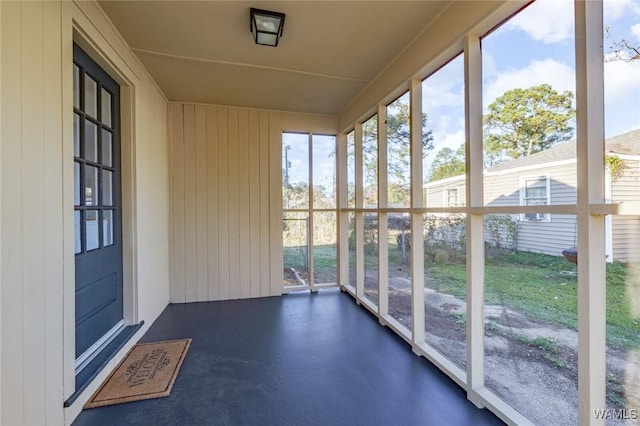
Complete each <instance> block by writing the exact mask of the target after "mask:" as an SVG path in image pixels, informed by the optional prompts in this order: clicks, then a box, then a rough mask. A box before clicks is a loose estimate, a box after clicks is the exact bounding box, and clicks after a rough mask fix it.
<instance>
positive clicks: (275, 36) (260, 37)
mask: <svg viewBox="0 0 640 426" xmlns="http://www.w3.org/2000/svg"><path fill="white" fill-rule="evenodd" d="M250 20H251V34H253V39H254V40H255V42H256V44H262V45H265V46H277V45H278V41H279V40H280V37H282V28H283V27H284V13H279V12H270V11H268V10H261V9H255V8H253V7H252V8H251V17H250Z"/></svg>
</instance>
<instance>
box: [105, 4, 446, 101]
mask: <svg viewBox="0 0 640 426" xmlns="http://www.w3.org/2000/svg"><path fill="white" fill-rule="evenodd" d="M449 3H450V2H449V1H341V2H338V1H295V2H294V1H254V2H245V1H208V2H207V1H196V2H191V1H101V2H100V5H101V6H102V8H103V9H104V10H105V12H106V13H107V15H108V16H109V18H110V19H111V20H112V21H113V23H114V24H115V26H116V27H117V29H118V30H119V31H120V33H121V34H122V35H123V37H124V39H125V40H126V42H127V43H128V44H129V46H130V47H131V48H132V49H133V51H134V52H135V53H136V55H138V57H139V58H140V60H141V62H142V63H143V64H144V65H145V67H146V68H147V69H148V71H149V72H150V74H151V75H152V76H153V78H154V79H155V80H156V82H157V83H158V84H159V86H160V88H161V89H162V90H163V91H164V93H165V95H166V96H167V97H168V98H169V100H172V101H183V102H201V103H210V104H219V105H236V106H244V107H253V108H266V109H277V110H286V111H297V112H309V113H324V114H338V113H340V112H341V111H342V110H343V109H344V108H345V107H346V106H347V105H348V103H349V102H350V101H351V100H352V99H353V98H354V97H355V96H356V95H357V94H358V93H359V92H360V91H362V90H363V89H364V88H365V87H366V86H367V85H368V84H369V83H370V82H371V81H372V80H373V79H375V77H376V76H377V75H378V74H379V73H380V72H381V71H382V70H383V69H384V68H385V67H386V66H387V65H388V64H389V63H391V62H392V61H393V59H394V58H395V57H396V56H397V55H398V54H399V53H400V52H401V51H402V50H403V49H404V48H405V47H406V46H407V45H408V44H409V43H411V41H412V40H413V39H415V37H416V36H417V35H418V34H420V33H421V32H422V30H424V28H425V27H426V26H427V25H428V24H429V23H430V22H432V20H433V19H434V18H435V17H437V16H438V14H439V13H441V12H442V11H443V10H444V9H445V8H446V7H447V5H448V4H449ZM250 7H257V8H261V9H268V10H274V11H278V12H283V13H285V14H286V15H287V16H286V20H285V26H284V34H283V37H282V39H281V40H280V45H279V46H278V47H276V48H273V47H267V46H258V45H256V44H255V43H254V42H253V39H252V37H251V33H250V32H249V8H250Z"/></svg>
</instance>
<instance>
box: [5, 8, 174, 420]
mask: <svg viewBox="0 0 640 426" xmlns="http://www.w3.org/2000/svg"><path fill="white" fill-rule="evenodd" d="M0 11H1V12H0V14H1V19H2V20H1V24H0V31H1V34H0V43H1V66H0V69H1V70H2V71H1V75H0V76H1V80H2V82H1V83H0V84H1V86H2V92H1V93H0V96H1V104H2V105H3V108H2V112H1V126H0V132H1V133H0V134H1V136H0V161H1V164H0V192H1V195H2V206H1V209H2V211H1V215H2V221H1V230H0V232H1V235H2V246H1V251H0V265H1V267H0V273H1V275H0V294H1V299H0V303H1V305H0V335H1V337H2V343H1V346H0V361H1V370H0V371H1V375H0V382H1V383H0V398H1V399H0V408H1V409H0V424H2V425H46V424H51V425H63V424H68V423H70V422H71V421H73V419H74V417H75V415H76V414H77V413H78V412H79V410H80V408H78V407H77V406H78V405H79V406H81V405H82V403H83V402H84V401H81V399H82V397H81V398H79V401H78V404H74V407H71V408H68V409H66V410H65V409H64V408H63V402H64V400H65V399H66V398H67V397H69V396H70V394H71V392H73V387H74V383H73V363H74V358H75V347H74V345H73V342H74V337H73V330H74V324H73V321H74V303H73V300H74V291H73V288H74V274H75V272H74V255H73V241H74V238H73V216H72V215H73V206H72V203H73V195H72V194H73V190H72V189H73V151H72V149H71V148H70V147H72V145H73V142H72V139H71V138H72V131H71V129H72V123H73V121H72V117H73V112H72V109H71V102H72V101H71V100H72V93H71V90H72V83H71V79H72V73H71V69H72V68H71V67H72V65H71V60H72V53H71V52H72V42H73V39H74V25H75V27H76V28H78V29H80V31H79V32H80V33H82V36H81V37H83V38H86V39H88V40H89V39H90V40H91V43H92V45H93V46H95V47H96V49H97V50H99V51H101V52H103V53H104V55H106V56H107V57H108V60H104V59H103V61H102V62H103V63H108V64H110V65H112V66H114V67H117V68H118V69H120V70H122V72H123V74H122V75H120V80H121V81H122V79H126V80H128V82H129V83H130V84H131V86H132V87H135V91H134V97H133V98H132V99H130V101H131V102H130V104H129V105H126V106H123V114H125V113H127V112H130V113H132V114H133V115H131V116H129V117H128V118H127V120H125V119H124V117H123V126H124V123H125V122H128V123H129V124H130V128H129V129H128V130H127V131H128V132H129V133H132V134H133V135H134V136H133V139H134V142H133V144H132V148H131V146H130V148H131V152H130V158H128V159H129V160H130V161H131V164H130V168H129V171H128V173H133V175H128V176H125V175H124V174H123V179H127V180H128V183H129V186H130V187H131V190H130V191H129V195H130V196H131V197H132V198H133V199H134V200H135V201H134V205H133V206H132V208H133V209H134V210H132V211H126V212H123V214H124V215H130V216H131V217H132V218H133V219H131V220H130V222H131V223H132V226H131V229H130V230H128V231H127V232H129V235H128V238H127V239H128V240H129V241H132V242H133V245H134V246H135V247H134V248H133V249H134V252H135V256H133V257H132V258H128V259H125V263H126V262H129V263H133V268H132V269H133V271H134V272H133V274H132V275H133V277H132V279H133V280H134V281H135V283H136V286H135V290H134V291H135V296H134V297H132V299H133V300H134V303H135V304H136V306H135V311H136V313H137V319H138V320H144V321H145V322H146V324H145V327H148V326H149V325H150V324H151V323H152V322H153V321H154V320H155V318H156V317H157V316H158V315H159V313H160V312H161V311H162V309H163V308H164V307H165V306H166V305H167V303H168V301H169V278H170V277H169V248H168V247H169V164H168V137H167V102H166V99H165V98H164V97H163V95H162V94H161V93H160V92H159V90H158V89H157V87H156V86H155V83H154V82H153V81H152V80H151V78H150V77H149V76H148V74H146V71H145V70H144V68H142V67H141V65H140V63H139V62H138V60H137V59H136V57H135V55H134V54H133V53H132V52H131V51H130V50H129V49H128V48H127V46H126V43H124V41H123V40H122V38H121V37H120V35H119V34H118V33H117V32H116V31H115V28H114V27H113V26H112V25H111V23H110V22H109V21H108V20H107V19H106V17H105V15H104V14H103V12H102V10H101V9H100V8H99V6H98V5H97V3H95V2H78V3H71V2H56V1H43V2H36V1H33V2H0ZM107 40H108V41H107ZM129 90H131V89H129ZM7 105H10V106H11V107H10V108H7V107H6V106H7ZM132 120H133V121H132ZM123 131H124V129H123ZM123 173H124V170H123ZM69 212H71V215H70V216H69V215H68V213H69ZM129 291H131V290H129ZM117 361H118V360H114V363H115V362H117ZM69 366H71V368H70V369H69V368H68V367H69ZM107 373H108V371H107V372H104V374H103V376H102V377H100V376H99V377H98V379H97V380H98V381H100V380H102V379H103V378H104V376H105V375H106V374H107ZM98 384H99V383H98ZM94 387H97V384H95V386H94Z"/></svg>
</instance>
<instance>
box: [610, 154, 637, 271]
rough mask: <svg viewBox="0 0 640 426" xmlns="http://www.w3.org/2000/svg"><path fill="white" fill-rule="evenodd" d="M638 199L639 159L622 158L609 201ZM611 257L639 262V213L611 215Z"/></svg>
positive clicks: (617, 201) (618, 201) (633, 200)
mask: <svg viewBox="0 0 640 426" xmlns="http://www.w3.org/2000/svg"><path fill="white" fill-rule="evenodd" d="M638 201H640V160H629V159H625V160H624V168H623V169H622V172H621V173H620V176H618V177H617V178H616V179H614V182H613V184H612V186H611V202H612V203H624V202H636V203H637V202H638ZM612 229H613V258H614V259H615V260H620V261H622V262H640V215H637V216H613V218H612Z"/></svg>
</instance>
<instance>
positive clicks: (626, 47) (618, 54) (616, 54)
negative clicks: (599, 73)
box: [604, 27, 640, 62]
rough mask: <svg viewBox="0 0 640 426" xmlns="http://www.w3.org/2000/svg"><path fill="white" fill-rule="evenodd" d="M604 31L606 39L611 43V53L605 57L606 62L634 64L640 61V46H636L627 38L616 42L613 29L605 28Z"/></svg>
mask: <svg viewBox="0 0 640 426" xmlns="http://www.w3.org/2000/svg"><path fill="white" fill-rule="evenodd" d="M604 31H605V38H606V39H607V40H609V42H610V43H611V44H610V45H609V50H610V52H609V53H607V55H606V56H605V61H606V62H611V61H625V62H632V61H638V60H640V44H634V43H633V42H631V41H629V40H627V39H625V38H623V39H620V40H616V39H615V38H614V36H613V35H612V34H611V27H607V28H605V30H604Z"/></svg>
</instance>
